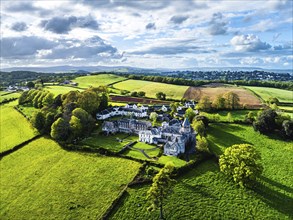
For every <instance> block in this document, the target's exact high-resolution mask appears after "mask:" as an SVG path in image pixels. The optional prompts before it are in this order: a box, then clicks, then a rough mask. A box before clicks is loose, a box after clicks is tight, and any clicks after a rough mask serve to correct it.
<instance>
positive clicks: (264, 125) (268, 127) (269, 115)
mask: <svg viewBox="0 0 293 220" xmlns="http://www.w3.org/2000/svg"><path fill="white" fill-rule="evenodd" d="M276 117H277V113H276V112H275V111H274V110H272V109H266V110H264V111H262V112H261V113H260V114H259V116H258V117H257V119H256V121H255V122H253V128H254V130H255V131H259V132H260V133H262V134H267V133H269V132H271V131H273V130H274V129H275V128H276V121H275V119H276Z"/></svg>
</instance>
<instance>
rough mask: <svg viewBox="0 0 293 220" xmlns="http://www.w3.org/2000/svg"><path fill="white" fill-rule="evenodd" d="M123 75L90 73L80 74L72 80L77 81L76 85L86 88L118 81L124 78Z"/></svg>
mask: <svg viewBox="0 0 293 220" xmlns="http://www.w3.org/2000/svg"><path fill="white" fill-rule="evenodd" d="M124 79H125V78H124V77H121V76H116V75H113V74H100V75H92V76H81V77H77V78H76V79H74V80H73V81H74V82H77V83H78V87H80V88H88V87H90V86H92V87H98V86H106V85H109V84H112V83H115V82H119V81H121V80H124Z"/></svg>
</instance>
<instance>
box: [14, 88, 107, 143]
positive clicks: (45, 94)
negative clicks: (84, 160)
mask: <svg viewBox="0 0 293 220" xmlns="http://www.w3.org/2000/svg"><path fill="white" fill-rule="evenodd" d="M108 100H109V97H108V93H107V88H106V87H103V86H100V87H98V88H89V89H87V90H85V91H83V92H79V91H70V92H68V93H66V94H63V95H61V94H59V95H57V96H56V97H55V96H54V94H53V93H51V92H49V91H47V90H34V89H32V90H29V91H26V92H23V93H22V95H21V96H20V98H19V105H29V106H33V107H35V108H37V109H38V111H35V112H34V113H33V115H32V118H31V122H32V125H33V126H34V127H35V128H36V129H37V130H38V131H39V132H40V133H41V134H49V135H51V137H52V138H53V139H55V140H56V141H58V142H64V143H74V142H76V141H77V140H78V139H80V138H83V137H86V136H88V135H89V134H90V133H91V131H92V130H93V129H94V127H95V119H94V117H95V114H96V112H97V111H100V110H103V109H106V108H107V107H108Z"/></svg>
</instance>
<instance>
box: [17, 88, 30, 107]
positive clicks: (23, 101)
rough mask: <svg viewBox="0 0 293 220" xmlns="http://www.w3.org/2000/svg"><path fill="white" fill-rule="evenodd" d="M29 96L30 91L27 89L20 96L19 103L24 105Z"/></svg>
mask: <svg viewBox="0 0 293 220" xmlns="http://www.w3.org/2000/svg"><path fill="white" fill-rule="evenodd" d="M28 96H29V91H25V92H23V93H21V95H20V97H19V98H18V104H19V105H23V104H25V103H26V102H27V101H28V100H27V99H28Z"/></svg>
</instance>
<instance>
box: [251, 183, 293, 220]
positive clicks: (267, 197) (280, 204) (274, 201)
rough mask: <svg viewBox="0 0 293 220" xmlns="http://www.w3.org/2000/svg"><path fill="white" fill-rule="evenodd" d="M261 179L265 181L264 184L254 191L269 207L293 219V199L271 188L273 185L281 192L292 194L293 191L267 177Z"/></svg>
mask: <svg viewBox="0 0 293 220" xmlns="http://www.w3.org/2000/svg"><path fill="white" fill-rule="evenodd" d="M261 179H262V180H263V183H264V184H258V185H256V187H255V188H254V189H253V191H254V192H256V193H257V194H258V195H259V197H260V199H261V200H263V201H264V202H265V203H266V204H267V205H269V206H270V207H272V208H273V209H276V210H278V211H279V212H282V213H284V214H286V215H288V216H290V217H291V218H292V217H293V209H292V207H293V197H292V196H291V197H290V196H287V195H285V194H283V193H281V192H278V191H276V190H273V189H271V188H270V187H269V186H270V185H271V186H274V187H277V188H279V189H280V190H285V191H286V192H289V193H292V189H291V188H290V187H287V186H284V185H282V184H280V183H278V182H275V181H273V180H270V179H268V178H266V177H262V178H261Z"/></svg>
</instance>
